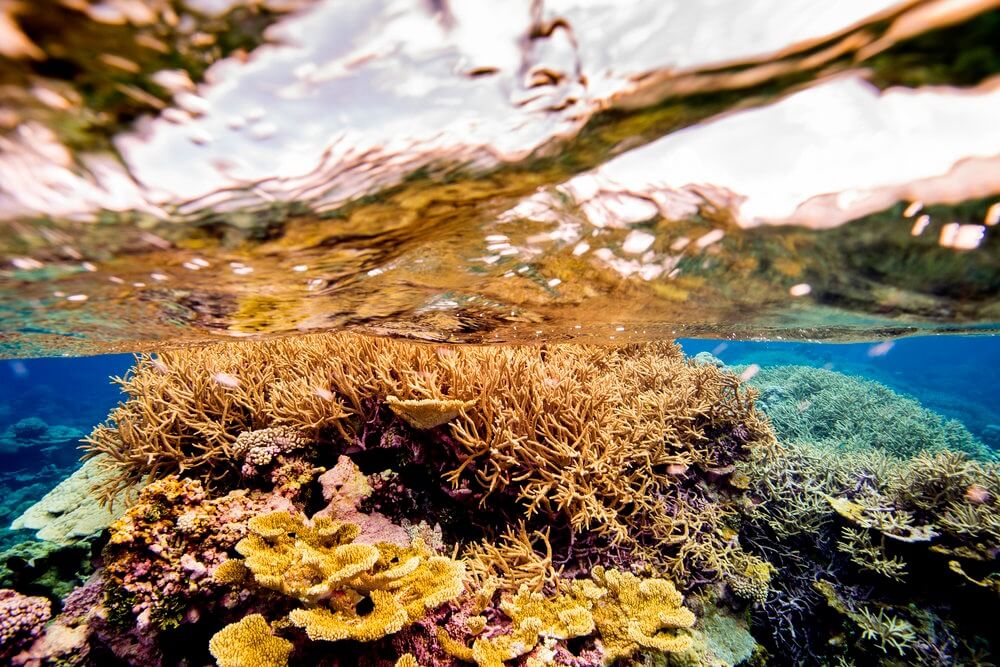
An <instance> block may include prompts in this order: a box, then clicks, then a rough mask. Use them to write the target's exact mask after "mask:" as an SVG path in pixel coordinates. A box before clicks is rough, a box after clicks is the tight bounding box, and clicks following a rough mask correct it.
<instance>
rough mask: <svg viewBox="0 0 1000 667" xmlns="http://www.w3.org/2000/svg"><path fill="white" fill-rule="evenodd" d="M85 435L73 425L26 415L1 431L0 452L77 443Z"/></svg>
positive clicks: (8, 452) (6, 452) (7, 452)
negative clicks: (52, 422)
mask: <svg viewBox="0 0 1000 667" xmlns="http://www.w3.org/2000/svg"><path fill="white" fill-rule="evenodd" d="M84 435H85V434H84V433H82V432H80V431H78V430H77V429H75V428H73V427H71V426H59V425H49V424H47V423H46V422H45V420H43V419H41V418H39V417H25V418H24V419H21V420H20V421H18V422H15V423H13V424H11V425H10V426H8V427H7V428H6V429H5V430H4V431H3V432H0V453H5V454H10V453H14V452H17V451H18V450H19V449H41V448H43V447H52V446H58V445H65V444H75V443H77V442H79V441H80V440H81V439H82V438H83V436H84Z"/></svg>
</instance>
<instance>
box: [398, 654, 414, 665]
mask: <svg viewBox="0 0 1000 667" xmlns="http://www.w3.org/2000/svg"><path fill="white" fill-rule="evenodd" d="M395 667H420V665H419V663H417V659H416V658H415V657H414V656H413V654H412V653H404V654H403V655H401V656H399V659H398V660H396V665H395Z"/></svg>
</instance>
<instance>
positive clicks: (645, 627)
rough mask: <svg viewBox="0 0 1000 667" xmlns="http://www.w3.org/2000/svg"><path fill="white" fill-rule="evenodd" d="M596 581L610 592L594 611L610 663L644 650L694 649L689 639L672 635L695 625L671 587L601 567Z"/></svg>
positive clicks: (666, 651) (596, 574) (668, 584)
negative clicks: (678, 630)
mask: <svg viewBox="0 0 1000 667" xmlns="http://www.w3.org/2000/svg"><path fill="white" fill-rule="evenodd" d="M593 577H594V582H595V583H596V584H597V585H598V587H600V588H603V589H604V590H606V591H607V594H606V595H604V596H602V597H601V598H600V599H599V600H597V601H595V603H594V605H593V608H592V613H593V615H594V623H595V624H596V625H597V630H598V632H599V633H600V635H601V642H602V643H603V644H604V650H605V661H606V662H607V663H611V662H614V661H615V660H618V659H619V658H627V657H629V656H631V655H633V654H634V653H635V652H636V651H639V650H641V649H652V650H655V651H660V652H662V653H677V652H680V651H684V650H686V649H687V648H688V647H689V646H690V645H691V638H690V637H688V636H687V635H683V634H679V633H676V632H672V631H673V630H675V629H677V628H690V627H691V626H693V625H694V621H695V618H694V614H693V613H691V611H690V610H689V609H686V608H684V607H682V606H681V603H682V602H683V601H684V597H683V596H682V595H681V594H680V593H679V592H678V591H677V589H676V588H674V585H673V584H672V583H670V582H669V581H667V580H666V579H640V578H638V577H636V576H635V575H633V574H629V573H627V572H619V571H617V570H607V571H605V570H604V569H603V568H600V567H596V568H594V573H593Z"/></svg>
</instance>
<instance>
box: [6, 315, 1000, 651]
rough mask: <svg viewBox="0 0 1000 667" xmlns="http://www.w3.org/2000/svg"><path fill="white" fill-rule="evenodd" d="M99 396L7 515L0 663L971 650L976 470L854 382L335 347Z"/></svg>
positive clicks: (604, 357)
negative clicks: (15, 541) (59, 480)
mask: <svg viewBox="0 0 1000 667" xmlns="http://www.w3.org/2000/svg"><path fill="white" fill-rule="evenodd" d="M118 382H119V384H120V385H121V388H122V389H123V390H124V392H125V395H126V397H127V400H125V401H124V402H122V403H121V404H120V405H119V406H118V407H117V408H115V409H114V410H113V411H112V413H111V414H110V416H109V418H108V420H107V421H106V422H105V423H104V424H102V425H100V426H98V427H97V428H96V429H94V431H93V433H92V434H91V435H90V436H89V437H88V438H87V441H86V442H87V444H86V449H87V451H86V459H87V461H86V463H85V465H84V467H83V468H82V469H80V470H79V471H78V472H77V473H76V474H75V475H74V476H73V477H71V478H70V479H68V480H67V481H66V482H63V484H62V485H60V488H58V489H56V490H55V491H53V492H52V493H50V494H49V496H47V497H46V498H45V499H43V500H42V501H41V502H40V503H38V504H37V505H36V506H35V507H33V508H31V509H30V510H29V511H28V512H26V513H25V515H24V516H23V517H22V518H21V519H19V521H21V522H22V524H21V525H23V526H24V527H33V528H44V529H45V530H47V531H48V533H47V535H45V536H43V537H45V538H46V541H45V542H36V543H28V544H29V545H31V544H34V545H36V546H34V547H31V546H26V545H20V546H19V547H18V549H20V551H19V552H18V553H20V554H22V555H16V556H15V555H12V554H11V553H8V554H7V558H6V562H7V566H6V569H5V570H2V571H0V585H3V586H6V587H7V588H5V589H4V590H0V619H2V622H0V658H2V660H3V661H4V662H9V663H11V664H14V665H105V664H111V665H116V664H134V665H146V666H152V665H173V664H185V665H204V664H211V663H212V662H213V661H214V662H215V663H216V664H218V665H220V666H222V667H271V666H279V665H288V664H301V665H372V666H376V665H386V666H392V665H396V666H398V667H413V666H416V665H420V666H425V667H426V666H431V665H455V666H458V665H479V666H480V667H500V666H502V665H529V666H532V667H534V666H538V667H541V666H542V665H566V666H572V667H587V666H591V665H595V666H596V665H612V664H621V665H695V666H697V665H704V666H717V665H736V664H757V665H763V664H777V665H780V664H830V665H854V664H858V665H861V664H885V665H895V664H922V665H939V664H986V663H987V662H988V661H989V656H990V655H991V654H993V653H994V651H995V641H996V639H995V635H996V632H995V630H996V627H995V623H996V618H997V611H998V610H1000V609H998V600H1000V573H998V569H1000V568H998V564H997V557H998V553H1000V505H998V494H1000V468H998V464H997V463H996V462H995V460H993V458H994V457H993V453H992V452H991V450H989V449H988V448H986V447H984V446H983V445H982V444H981V443H979V442H978V441H976V440H975V438H974V437H973V436H971V435H970V434H969V433H968V432H967V431H964V430H962V428H961V427H960V426H959V425H957V424H955V423H951V422H945V421H943V420H941V419H940V418H939V417H937V416H936V415H934V414H933V413H930V412H929V411H927V410H925V409H923V408H922V407H920V406H919V404H917V403H916V402H914V401H912V400H911V399H908V398H906V397H902V396H898V395H896V394H893V393H892V392H890V391H888V390H887V389H885V388H884V387H881V386H880V385H875V384H874V383H867V384H866V383H864V382H861V381H853V380H850V379H847V378H845V376H842V375H839V374H837V373H832V372H828V371H815V370H813V369H802V368H791V367H790V368H786V369H784V370H773V369H765V371H763V372H761V373H760V374H758V375H757V376H756V377H755V378H753V380H752V381H751V382H752V383H753V384H755V385H757V387H759V388H760V390H758V388H755V387H754V386H751V384H749V383H748V382H746V381H744V380H742V379H741V377H740V375H739V369H727V368H725V367H723V366H722V365H721V363H716V360H713V359H705V358H703V357H699V359H697V360H691V359H686V358H685V357H684V356H683V355H682V353H681V352H680V349H679V348H678V347H677V346H676V345H674V344H673V343H657V344H645V345H630V346H625V347H599V346H586V345H575V344H574V345H570V344H565V345H562V344H560V345H546V346H521V347H518V346H510V347H494V348H485V347H473V346H468V347H441V346H433V345H423V344H415V343H407V342H400V341H392V340H385V339H377V338H369V337H362V336H357V335H347V334H342V335H317V336H302V337H297V338H286V339H277V340H268V341H261V342H238V343H230V344H225V345H216V346H211V347H204V348H198V349H184V350H178V351H172V352H163V353H160V354H158V355H157V356H155V357H154V356H148V355H140V356H139V357H138V358H137V361H136V364H135V366H134V368H133V369H132V370H131V372H130V373H129V374H128V375H127V376H126V377H125V378H123V379H120V380H118ZM760 392H763V393H762V394H761V393H760ZM758 396H762V398H758ZM758 401H760V406H758V404H757V402H758ZM761 406H764V407H766V410H767V414H769V415H771V419H768V418H766V417H765V416H764V413H763V412H761V411H760V407H761ZM809 411H811V412H809ZM872 419H883V420H889V421H891V422H892V427H891V428H888V429H881V430H878V431H876V430H875V429H874V428H872V427H871V425H870V424H867V425H866V421H870V420H872ZM29 426H30V425H29ZM775 433H777V436H778V437H776V436H775ZM72 494H75V495H72ZM66 497H73V498H75V500H74V501H73V502H72V503H70V505H72V506H66V503H65V502H64V501H62V500H60V499H61V498H66ZM41 545H46V546H44V547H43V546H41ZM67 559H69V561H71V562H73V563H75V566H73V567H67V566H66V562H67ZM11 564H14V565H15V566H16V567H14V568H11Z"/></svg>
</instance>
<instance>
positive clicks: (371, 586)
mask: <svg viewBox="0 0 1000 667" xmlns="http://www.w3.org/2000/svg"><path fill="white" fill-rule="evenodd" d="M247 526H248V528H249V530H250V534H249V535H247V536H246V537H245V538H244V539H243V540H241V541H240V542H239V543H238V544H237V545H236V550H237V551H238V552H239V553H240V554H242V555H243V556H244V557H245V559H244V560H243V561H236V562H239V563H241V564H242V565H243V567H245V568H246V569H247V570H248V571H249V572H251V573H252V574H253V577H254V579H255V580H256V582H257V583H258V584H259V585H261V586H264V587H266V588H271V589H273V590H276V591H280V592H282V593H284V594H286V595H289V596H292V597H296V598H298V599H300V600H302V601H303V602H306V603H307V604H308V605H309V607H308V608H306V609H296V610H294V611H292V612H291V613H290V614H289V616H288V618H289V620H290V621H291V623H292V624H294V625H296V626H298V627H300V628H303V629H304V630H305V631H306V634H308V635H309V637H310V638H311V639H314V640H315V639H322V640H326V641H339V640H343V639H353V640H356V641H372V640H374V639H378V638H379V637H384V636H386V635H389V634H393V633H395V632H399V630H401V629H402V628H403V627H404V626H405V625H407V624H408V623H412V622H414V621H416V620H419V619H421V618H423V616H424V615H425V614H426V613H427V611H428V610H430V609H433V608H435V607H438V606H440V605H442V604H444V603H445V602H448V601H450V600H453V599H455V598H456V597H458V596H459V595H461V594H462V593H463V592H464V590H465V565H464V563H462V562H461V561H457V560H453V559H451V558H446V557H443V556H437V555H435V554H434V552H432V551H431V550H430V549H429V548H428V547H427V546H426V545H425V544H424V543H423V542H422V541H420V540H414V542H413V543H412V544H411V545H410V546H409V547H400V546H398V545H394V544H387V543H380V544H378V545H372V544H355V543H352V542H351V540H353V539H354V538H355V537H357V535H358V527H357V526H355V525H353V524H346V523H343V522H339V521H334V520H332V519H330V518H327V517H320V518H316V519H314V520H313V521H312V525H309V524H308V523H307V522H306V520H305V517H303V516H301V515H296V516H293V515H291V514H289V513H288V512H272V513H270V514H265V515H261V516H258V517H254V518H253V519H251V520H250V521H249V522H248V524H247ZM230 562H233V561H227V562H226V563H224V564H223V565H224V566H225V567H224V568H223V567H222V566H220V568H219V569H220V570H222V573H221V575H220V574H219V573H218V572H217V573H216V578H217V579H218V578H219V577H220V576H221V577H222V578H227V579H228V578H230V577H231V576H235V574H236V571H237V570H238V567H239V566H237V565H229V564H228V563H230ZM366 598H367V599H369V600H370V601H371V603H372V605H373V607H374V608H373V609H372V611H371V612H369V613H367V614H362V613H360V612H359V611H358V605H359V604H360V603H361V602H362V600H364V599H366Z"/></svg>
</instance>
